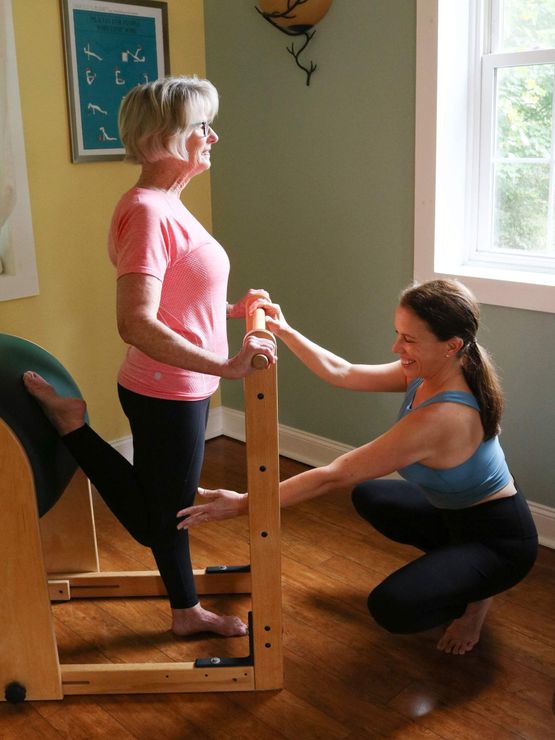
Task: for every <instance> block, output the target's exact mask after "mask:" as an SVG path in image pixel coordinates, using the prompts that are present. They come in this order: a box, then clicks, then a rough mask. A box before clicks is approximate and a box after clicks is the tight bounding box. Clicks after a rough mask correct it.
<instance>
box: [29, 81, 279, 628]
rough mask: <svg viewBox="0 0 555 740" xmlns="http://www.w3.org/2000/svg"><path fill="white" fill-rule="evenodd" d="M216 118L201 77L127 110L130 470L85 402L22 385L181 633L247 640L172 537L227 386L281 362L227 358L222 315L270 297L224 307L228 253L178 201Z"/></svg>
mask: <svg viewBox="0 0 555 740" xmlns="http://www.w3.org/2000/svg"><path fill="white" fill-rule="evenodd" d="M217 110H218V94H217V92H216V89H215V88H214V86H213V85H212V84H211V83H210V82H208V81H207V80H201V79H197V78H196V77H173V78H166V79H162V80H158V81H156V82H151V83H147V84H144V85H139V86H137V87H135V88H134V89H133V90H131V91H130V92H129V93H128V95H127V96H126V97H125V98H124V100H123V102H122V105H121V109H120V120H119V124H120V131H121V138H122V141H123V143H124V146H125V149H126V154H127V159H128V160H129V161H131V162H136V163H138V164H140V165H141V172H140V175H139V179H138V181H137V184H136V185H135V186H134V187H133V188H131V190H129V191H128V192H127V193H125V194H124V195H123V196H122V198H121V199H120V201H119V203H118V204H117V206H116V208H115V212H114V215H113V218H112V223H111V227H110V232H109V254H110V258H111V260H112V262H113V263H114V265H115V268H116V271H117V322H118V328H119V332H120V334H121V337H122V338H123V340H124V341H125V342H126V343H127V344H128V345H129V348H128V351H127V356H126V357H125V359H124V361H123V364H122V366H121V368H120V371H119V376H118V393H119V398H120V402H121V404H122V407H123V410H124V412H125V414H126V415H127V417H128V419H129V423H130V426H131V432H132V435H133V449H134V463H133V465H131V464H129V463H128V462H127V461H126V460H125V459H124V458H122V457H121V456H120V455H119V454H118V453H117V452H115V450H113V449H112V448H111V447H110V445H108V444H107V443H106V442H104V441H103V440H102V439H100V438H99V437H98V436H97V435H96V434H95V433H94V432H93V430H92V429H91V428H90V427H89V426H88V425H87V424H85V421H84V413H85V406H84V402H83V401H81V400H78V399H66V398H61V397H60V396H58V395H57V393H56V391H55V389H53V388H52V387H51V386H50V385H48V384H47V383H46V382H45V381H44V380H43V379H42V378H40V376H38V375H37V374H36V373H33V372H27V373H25V375H24V383H25V385H26V387H27V390H28V391H29V392H30V393H31V394H33V395H34V396H35V398H36V399H37V400H38V401H39V403H40V404H41V405H42V407H43V410H44V411H45V413H46V414H47V416H48V417H49V418H50V420H51V421H52V423H53V424H54V426H55V427H56V428H57V430H58V432H59V433H60V434H61V435H63V439H64V442H65V444H66V445H67V447H68V448H69V450H70V452H71V453H72V454H73V456H74V457H75V459H76V460H77V462H78V463H79V465H80V466H81V467H82V468H83V470H84V471H85V473H86V474H87V475H88V477H89V478H90V479H91V481H92V482H93V484H94V485H95V486H96V488H97V489H98V491H99V492H100V494H101V495H102V496H103V498H104V499H105V501H106V502H107V504H108V505H109V506H110V508H111V509H112V511H113V512H114V514H115V515H116V516H117V517H118V518H119V520H120V521H121V522H122V523H123V524H124V526H125V527H126V528H127V529H128V531H129V532H130V533H131V534H132V535H133V536H134V537H135V538H136V539H137V540H138V541H139V542H140V543H142V544H143V545H146V546H147V547H150V548H151V549H152V552H153V554H154V558H155V560H156V563H157V565H158V568H159V570H160V574H161V576H162V579H163V581H164V584H165V586H166V589H167V592H168V596H169V600H170V606H171V610H172V629H173V631H174V632H175V633H176V634H177V635H189V634H191V633H194V632H201V631H213V632H217V633H220V634H223V635H243V634H245V633H246V632H247V627H246V625H245V624H244V623H243V622H242V621H241V620H240V619H239V618H237V617H232V616H221V615H216V614H214V613H212V612H209V611H206V610H204V609H203V608H202V607H201V605H200V603H199V600H198V597H197V593H196V590H195V583H194V578H193V571H192V567H191V559H190V555H189V545H188V535H187V533H186V532H185V531H184V530H183V531H180V532H178V531H177V530H176V529H175V512H176V511H177V509H179V508H183V507H184V506H187V505H188V504H190V503H192V502H193V499H194V495H195V492H196V489H197V486H198V482H199V477H200V471H201V466H202V460H203V452H204V439H205V428H206V420H207V415H208V405H209V400H210V397H211V396H212V394H213V393H214V391H215V390H216V389H217V388H218V384H219V381H220V378H230V379H236V378H242V377H244V376H245V375H246V374H247V373H249V372H250V371H251V361H252V358H253V356H254V355H256V354H263V355H265V356H266V357H267V358H268V360H269V362H271V363H272V362H274V347H273V343H272V342H268V341H267V340H263V339H258V338H256V337H249V338H247V339H246V340H245V342H244V343H243V346H242V348H241V350H240V351H239V353H238V354H236V355H235V356H233V357H231V358H229V357H228V346H227V336H226V317H234V318H235V317H242V316H244V313H245V301H246V299H247V297H248V296H249V295H252V294H253V293H254V294H262V295H267V294H265V293H264V291H249V293H248V294H247V296H245V297H244V298H243V299H242V300H241V301H239V302H238V303H236V304H234V305H230V304H227V302H226V295H227V281H228V273H229V260H228V257H227V255H226V253H225V251H224V249H223V248H222V247H221V246H220V244H218V242H217V241H216V240H215V239H214V238H213V237H212V236H211V235H210V234H209V233H208V232H207V231H206V229H204V227H203V226H202V225H201V224H200V223H199V222H198V221H197V220H196V219H195V218H194V216H193V215H192V214H191V213H190V212H189V211H188V210H187V209H186V208H185V206H184V205H183V203H182V202H181V200H180V195H181V193H182V191H183V189H184V188H185V187H186V186H187V184H188V183H189V182H190V181H191V179H192V178H193V177H195V176H196V175H199V174H201V173H202V172H205V171H206V170H208V169H209V168H210V153H211V148H212V146H213V145H214V144H215V143H216V142H217V141H218V136H217V135H216V133H215V131H214V129H213V128H212V121H213V119H214V117H215V115H216V113H217Z"/></svg>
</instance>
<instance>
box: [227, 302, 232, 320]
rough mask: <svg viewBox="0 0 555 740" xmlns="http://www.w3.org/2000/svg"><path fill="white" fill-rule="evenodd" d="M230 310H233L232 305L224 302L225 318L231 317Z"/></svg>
mask: <svg viewBox="0 0 555 740" xmlns="http://www.w3.org/2000/svg"><path fill="white" fill-rule="evenodd" d="M232 310H233V305H232V304H231V303H226V304H225V317H226V319H230V318H231V312H232Z"/></svg>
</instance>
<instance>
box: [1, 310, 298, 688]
mask: <svg viewBox="0 0 555 740" xmlns="http://www.w3.org/2000/svg"><path fill="white" fill-rule="evenodd" d="M247 330H248V333H254V334H256V335H257V336H263V337H267V338H270V339H272V340H273V335H272V334H271V333H270V332H269V331H267V330H266V328H265V317H264V312H263V311H262V310H261V309H257V310H256V311H255V313H254V315H253V316H252V317H248V318H247ZM253 364H254V365H255V366H256V367H257V368H259V369H256V370H255V371H254V372H253V373H251V374H250V375H249V376H248V377H247V378H245V382H244V387H245V410H246V411H245V426H246V443H247V473H248V490H249V531H250V566H242V567H239V568H236V567H232V566H229V567H228V566H216V567H214V568H207V569H206V570H203V571H199V570H195V581H196V585H197V588H198V591H199V593H210V594H225V593H230V594H231V593H250V594H251V599H252V612H251V613H250V614H249V633H250V636H249V643H250V651H249V655H247V656H245V657H240V658H206V659H197V660H196V661H194V662H186V663H173V662H170V663H117V664H116V663H100V664H98V663H94V664H73V663H72V664H60V662H59V658H58V648H57V643H56V636H55V632H54V623H53V615H52V609H51V605H50V602H51V600H52V601H54V600H68V599H70V598H91V597H117V596H121V597H128V596H156V595H160V596H162V595H165V593H166V592H165V588H164V585H163V583H162V581H161V578H160V575H159V574H158V572H157V571H125V572H101V571H100V570H99V561H98V551H97V544H96V534H95V523H94V514H93V509H92V499H91V492H90V485H89V481H88V480H87V478H86V477H85V475H84V473H83V472H82V471H81V470H80V469H78V470H77V471H76V473H75V475H74V477H73V478H72V480H71V482H70V483H69V485H68V486H67V488H66V490H65V492H64V494H63V496H62V497H61V498H60V499H59V500H58V502H57V503H56V504H55V505H54V507H53V508H52V509H51V510H50V511H49V512H48V513H47V514H46V515H45V516H44V517H42V519H40V520H39V517H38V513H37V504H36V495H35V490H34V481H33V473H32V469H31V466H30V463H29V460H28V458H27V455H26V453H25V450H24V448H23V446H22V445H21V443H20V441H19V439H18V438H17V436H16V435H15V434H14V432H13V431H12V430H11V428H10V427H9V426H8V425H7V424H6V423H5V422H4V421H3V420H2V419H0V490H3V491H5V492H9V495H4V496H3V497H2V515H1V517H0V564H1V565H0V593H1V594H2V598H1V599H0V635H1V636H0V655H1V660H0V689H2V690H1V691H0V701H2V700H3V699H7V700H9V701H21V700H23V698H26V699H28V700H44V699H62V698H63V697H64V696H66V695H69V694H132V693H168V692H199V691H203V692H213V691H257V690H264V689H279V688H281V687H282V685H283V655H282V643H281V639H282V625H281V547H280V510H279V453H278V422H277V383H276V375H277V373H276V365H270V366H269V367H264V365H265V364H267V360H266V358H265V357H264V356H263V355H257V356H256V357H255V358H254V361H253ZM76 522H78V526H75V523H76ZM22 543H24V544H23V546H22ZM4 692H5V695H4Z"/></svg>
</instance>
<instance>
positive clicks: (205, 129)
mask: <svg viewBox="0 0 555 740" xmlns="http://www.w3.org/2000/svg"><path fill="white" fill-rule="evenodd" d="M196 125H197V128H200V129H201V131H202V135H203V136H204V137H205V138H206V137H207V136H208V134H209V133H210V128H211V126H210V123H209V122H208V121H201V122H200V123H197V124H196Z"/></svg>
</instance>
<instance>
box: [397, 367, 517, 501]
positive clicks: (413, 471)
mask: <svg viewBox="0 0 555 740" xmlns="http://www.w3.org/2000/svg"><path fill="white" fill-rule="evenodd" d="M422 381H423V379H422V378H417V379H416V380H413V381H412V383H410V384H409V386H408V388H407V393H406V395H405V398H404V400H403V405H402V406H401V410H400V412H399V419H402V418H403V417H404V416H406V415H407V414H408V413H410V412H411V411H413V410H414V409H413V408H412V403H413V400H414V396H415V394H416V391H417V389H418V388H419V386H420V385H421V384H422ZM442 402H449V403H461V404H463V405H464V406H470V407H471V408H473V409H476V411H479V410H480V407H479V406H478V402H477V401H476V399H475V398H474V396H473V395H472V394H470V393H466V392H464V391H445V392H444V393H438V394H437V395H436V396H432V398H428V400H426V401H423V402H422V403H421V404H419V405H418V406H417V407H416V408H417V409H420V408H423V407H424V406H429V405H430V404H432V403H442ZM399 474H400V475H401V476H402V477H403V478H405V480H408V481H411V483H416V484H418V485H419V486H420V487H421V488H422V489H423V491H424V493H425V495H426V498H427V499H428V501H429V502H430V503H431V504H432V505H433V506H437V507H438V508H439V509H463V508H466V507H467V506H471V505H472V504H475V503H477V502H478V501H481V500H482V499H484V498H487V497H488V496H490V495H491V494H492V493H495V492H496V491H499V490H501V489H502V488H503V487H504V486H506V485H507V483H509V481H510V480H511V474H510V472H509V468H508V467H507V463H506V461H505V455H504V454H503V450H502V449H501V445H500V444H499V438H498V437H492V438H491V439H488V440H486V441H484V442H482V443H481V444H480V446H479V447H478V448H477V450H476V451H475V452H474V454H473V455H471V457H469V458H468V460H465V462H463V463H461V464H460V465H456V466H455V467H454V468H444V469H441V470H440V469H438V468H429V467H428V466H426V465H422V464H421V463H413V464H412V465H407V466H406V467H404V468H401V469H400V470H399Z"/></svg>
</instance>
